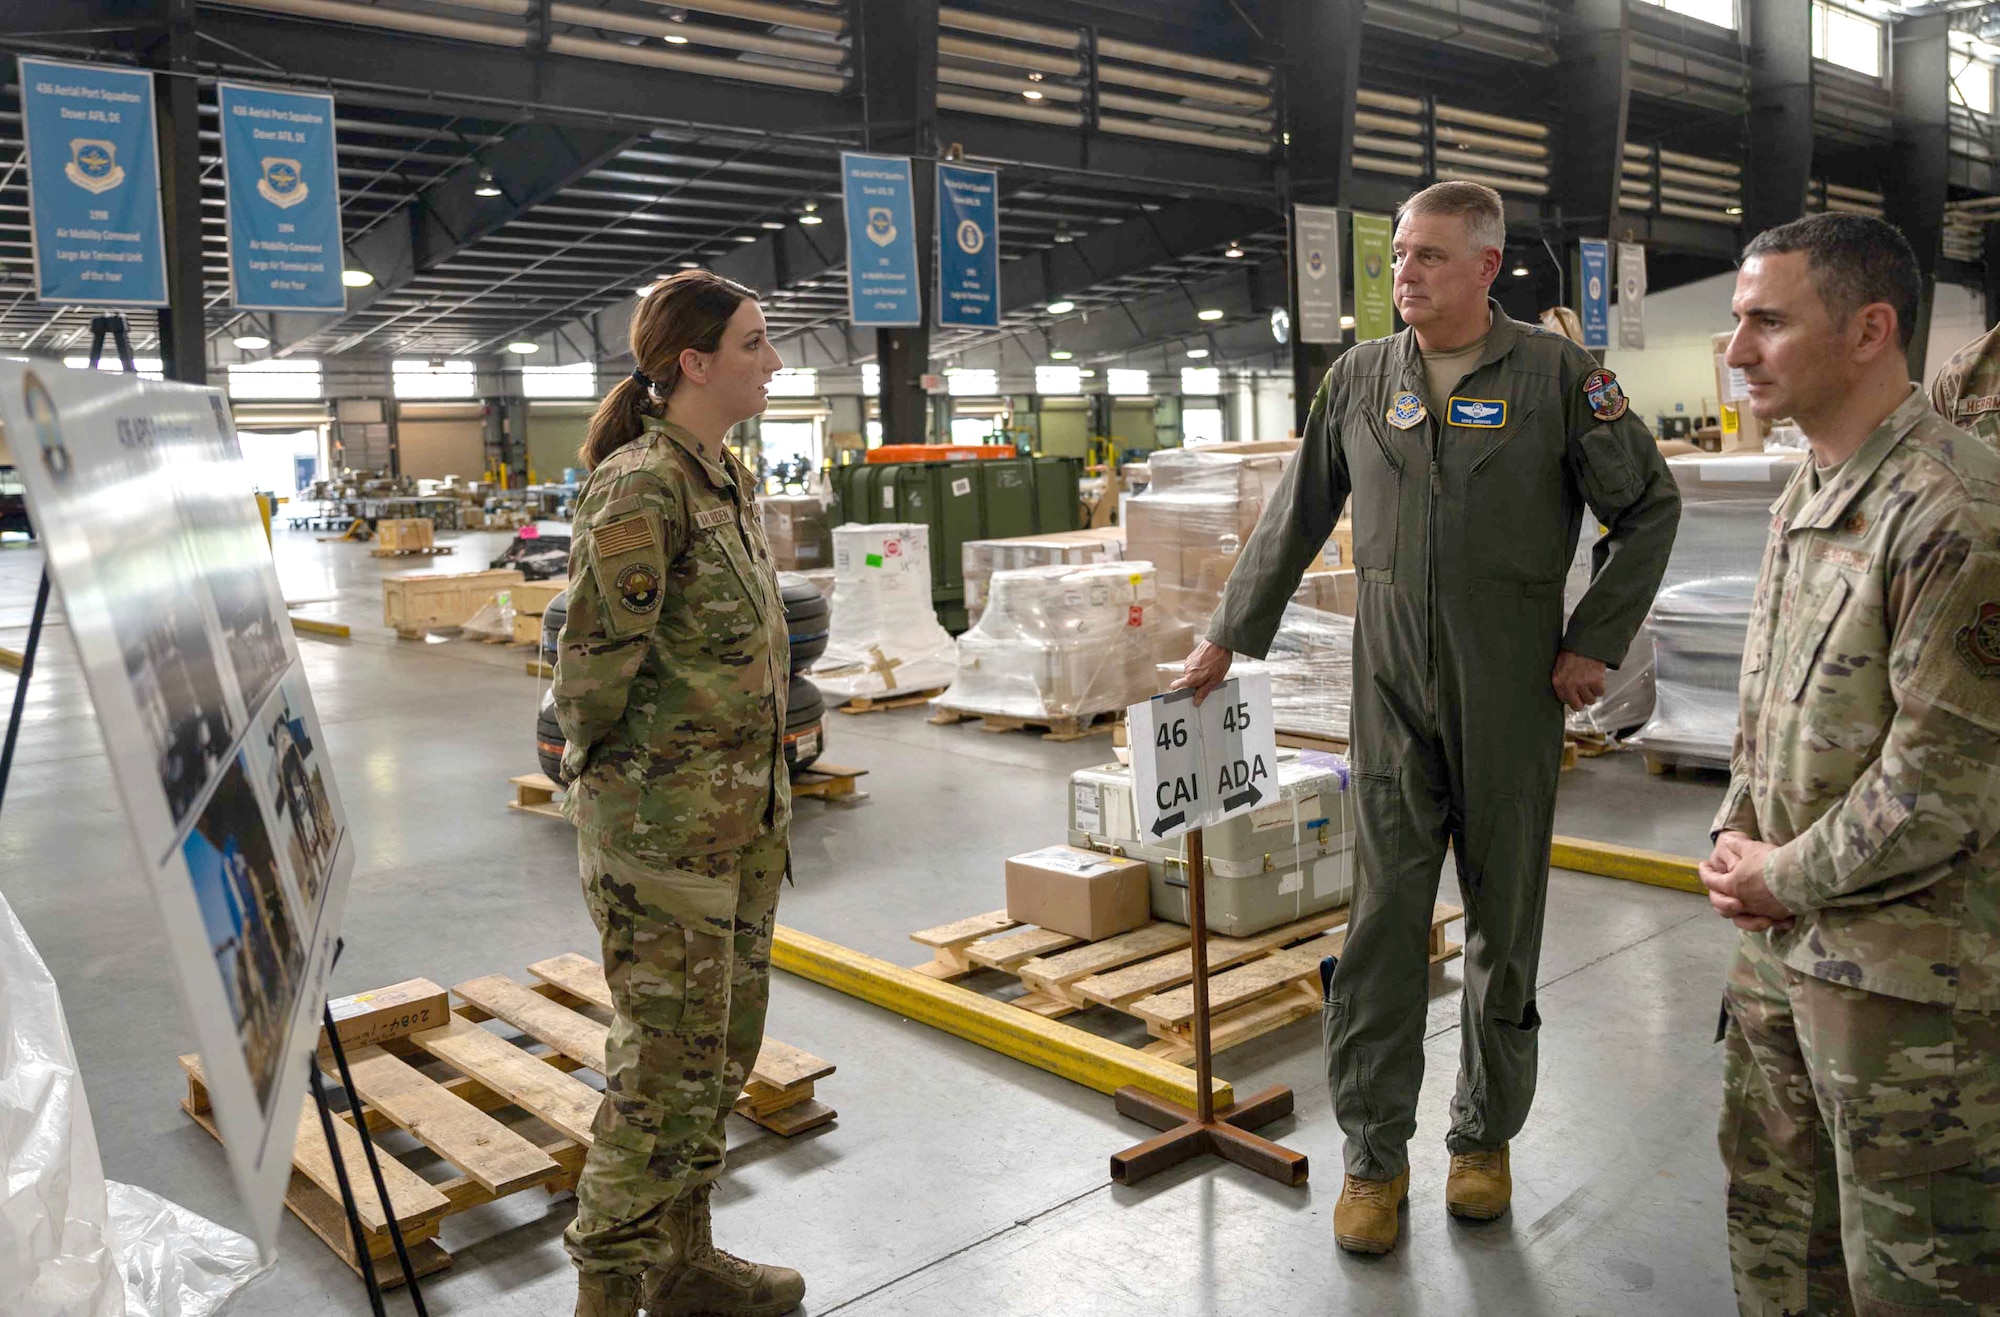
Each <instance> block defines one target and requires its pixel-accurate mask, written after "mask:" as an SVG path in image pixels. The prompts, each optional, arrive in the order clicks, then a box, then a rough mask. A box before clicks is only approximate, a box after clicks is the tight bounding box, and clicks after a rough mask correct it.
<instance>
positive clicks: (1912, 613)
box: [1701, 215, 2000, 1317]
mask: <svg viewBox="0 0 2000 1317" xmlns="http://www.w3.org/2000/svg"><path fill="white" fill-rule="evenodd" d="M1919 287H1920V285H1919V282H1918V274H1917V266H1916V260H1915V257H1914V256H1913V255H1912V254H1911V252H1910V249H1909V246H1908V244H1907V243H1905V242H1904V241H1903V238H1902V235H1901V234H1899V233H1897V232H1896V231H1895V230H1894V229H1893V228H1890V227H1889V226H1888V225H1886V224H1884V223H1882V222H1881V221H1880V220H1872V219H1867V218H1864V217H1861V216H1853V215H1816V216H1812V217H1809V218H1807V219H1804V220H1799V221H1795V222H1794V223H1791V224H1787V225H1784V226H1783V227H1781V228H1777V229H1773V230H1771V231H1769V232H1767V233H1765V234H1763V235H1761V236H1760V237H1758V238H1757V239H1756V240H1755V241H1754V242H1752V243H1751V244H1750V246H1749V248H1748V249H1747V251H1746V253H1745V259H1744V262H1743V266H1742V270H1741V272H1740V273H1739V275H1738V279H1737V286H1736V297H1735V310H1736V314H1737V316H1738V327H1737V331H1736V336H1735V338H1734V340H1733V341H1732V343H1731V344H1730V347H1729V351H1728V356H1727V359H1728V361H1729V364H1730V365H1731V366H1733V367H1736V368H1738V369H1740V370H1742V371H1743V373H1744V375H1745V377H1746V378H1747V379H1748V381H1749V385H1750V405H1751V409H1752V410H1753V411H1754V412H1755V413H1756V414H1757V415H1758V416H1759V417H1760V418H1761V419H1766V420H1770V419H1776V418H1778V417H1781V416H1791V417H1792V418H1793V419H1795V420H1796V421H1797V422H1798V423H1799V426H1800V428H1801V429H1802V430H1804V432H1805V434H1806V437H1807V439H1808V440H1809V441H1810V442H1811V444H1812V447H1813V457H1814V460H1813V461H1811V462H1806V463H1802V464H1801V465H1800V468H1799V471H1798V474H1797V475H1796V476H1795V477H1794V478H1793V480H1792V482H1791V484H1790V485H1789V486H1788V487H1787V489H1786V491H1785V493H1784V494H1783V496H1781V497H1780V498H1779V500H1778V502H1777V503H1776V504H1775V505H1774V506H1773V508H1772V514H1773V515H1772V521H1771V534H1770V540H1769V543H1768V544H1767V546H1766V548H1765V553H1764V562H1763V568H1762V574H1761V576H1760V577H1759V580H1758V584H1757V592H1756V596H1755V601H1754V603H1753V604H1752V606H1751V616H1750V624H1749V632H1748V638H1747V640H1746V642H1745V647H1744V654H1743V672H1742V680H1741V684H1740V696H1741V701H1742V709H1741V723H1740V726H1739V731H1738V735H1737V740H1736V750H1735V755H1734V759H1733V762H1732V765H1731V775H1730V784H1729V792H1728V795H1727V797H1726V798H1725V800H1724V803H1723V806H1722V810H1721V812H1720V813H1719V814H1718V815H1717V816H1716V820H1715V825H1714V827H1715V834H1716V846H1715V851H1714V853H1713V854H1712V855H1711V856H1710V857H1709V859H1708V860H1707V861H1706V862H1704V864H1703V865H1702V866H1701V876H1702V880H1703V881H1704V883H1706V884H1707V886H1708V888H1709V891H1710V899H1711V901H1712V903H1713V904H1714V905H1715V908H1716V909H1717V911H1718V912H1719V913H1721V914H1722V915H1724V916H1726V917H1728V918H1731V919H1732V920H1734V921H1735V923H1736V924H1737V925H1738V927H1739V928H1741V929H1742V930H1743V932H1742V933H1741V935H1740V937H1739V940H1738V946H1737V951H1736V958H1735V963H1734V965H1733V966H1732V968H1731V969H1730V972H1729V978H1728V984H1727V988H1726V991H1725V994H1724V1003H1723V1004H1724V1010H1725V1013H1726V1017H1727V1018H1726V1021H1725V1030H1726V1038H1727V1056H1726V1060H1725V1068H1724V1077H1725V1078H1724V1083H1725V1098H1724V1108H1723V1116H1722V1122H1721V1131H1720V1142H1721V1151H1722V1157H1723V1161H1724V1163H1725V1166H1726V1170H1727V1178H1728V1189H1727V1202H1728V1222H1729V1241H1730V1258H1731V1263H1732V1265H1733V1268H1734V1271H1735V1277H1736V1292H1737V1297H1738V1301H1739V1303H1740V1306H1741V1309H1742V1311H1743V1312H1744V1313H1746V1314H1748V1313H1755V1314H1772V1315H1774V1317H1779V1315H1783V1317H1789V1315H1791V1314H1804V1313H1822V1312H1828V1313H1832V1312H1841V1313H1845V1312H1859V1313H1861V1314H1864V1317H1865V1315H1867V1314H1896V1315H1897V1317H1905V1315H1910V1314H1932V1313H1989V1314H1990V1313H2000V847H1996V846H1995V845H1994V837H1995V833H1996V831H2000V457H1996V455H1995V453H1994V452H1993V451H1992V450H1990V449H1988V448H1987V447H1986V446H1985V445H1984V444H1981V443H1979V442H1978V441H1977V440H1975V439H1973V438H1971V437H1970V436H1968V435H1966V434H1965V433H1963V432H1962V431H1959V430H1956V429H1954V428H1952V427H1951V426H1950V425H1948V424H1947V423H1946V422H1944V421H1943V420H1941V419H1940V418H1939V417H1937V416H1936V415H1934V414H1933V413H1932V412H1931V410H1930V409H1929V407H1928V406H1927V405H1926V403H1925V399H1924V396H1923V394H1922V393H1921V392H1920V391H1918V390H1917V389H1915V388H1914V387H1912V386H1911V384H1910V382H1909V376H1908V370H1907V366H1906V363H1905V359H1904V347H1905V345H1906V341H1907V333H1908V331H1907V329H1906V328H1905V327H1906V326H1907V325H1908V324H1909V322H1910V317H1911V316H1912V315H1913V314H1914V313H1915V310H1916V307H1917V301H1918V289H1919Z"/></svg>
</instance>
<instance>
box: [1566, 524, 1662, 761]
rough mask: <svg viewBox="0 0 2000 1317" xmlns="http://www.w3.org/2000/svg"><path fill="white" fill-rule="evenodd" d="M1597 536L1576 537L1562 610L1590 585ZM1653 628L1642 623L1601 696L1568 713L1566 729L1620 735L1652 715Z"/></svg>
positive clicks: (1606, 680)
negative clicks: (1579, 710) (1592, 556)
mask: <svg viewBox="0 0 2000 1317" xmlns="http://www.w3.org/2000/svg"><path fill="white" fill-rule="evenodd" d="M1596 543H1597V538H1596V536H1595V534H1594V533H1593V532H1590V531H1586V533H1585V534H1584V535H1582V536H1580V537H1579V538H1578V540H1577V546H1576V557H1575V558H1574V559H1572V560H1571V562H1570V565H1569V579H1568V581H1567V582H1565V583H1564V585H1563V612H1564V615H1565V616H1567V615H1568V614H1569V613H1570V612H1571V611H1572V610H1574V609H1575V608H1576V605H1577V601H1578V600H1580V599H1582V598H1583V592H1584V591H1585V590H1587V589H1589V588H1590V578H1591V573H1592V570H1593V568H1592V563H1591V553H1592V551H1593V550H1594V549H1595V547H1596ZM1653 667H1654V661H1653V628H1652V626H1651V624H1650V623H1647V622H1641V623H1640V624H1639V629H1638V630H1637V631H1636V632H1634V633H1633V635H1632V643H1631V645H1630V646H1628V647H1627V648H1626V650H1625V661H1624V662H1623V663H1620V664H1619V665H1618V666H1617V667H1615V668H1612V669H1611V670H1610V671H1608V672H1606V673H1605V674H1604V698H1602V699H1600V700H1599V701H1598V702H1597V703H1595V704H1593V705H1591V706H1590V707H1589V708H1588V709H1585V710H1583V711H1582V712H1581V713H1576V712H1572V713H1570V714H1569V715H1568V716H1567V719H1566V722H1567V726H1568V730H1569V731H1570V732H1572V733H1575V734H1578V735H1586V734H1595V735H1598V736H1604V737H1612V736H1619V735H1622V734H1623V733H1626V732H1629V731H1631V730H1632V729H1633V728H1635V727H1638V726H1639V725H1640V724H1641V723H1643V722H1645V721H1646V720H1647V719H1648V718H1650V717H1652V716H1653Z"/></svg>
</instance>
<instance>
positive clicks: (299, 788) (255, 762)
mask: <svg viewBox="0 0 2000 1317" xmlns="http://www.w3.org/2000/svg"><path fill="white" fill-rule="evenodd" d="M304 689H305V678H304V677H303V676H301V675H299V674H298V673H293V674H292V675H291V676H289V677H287V678H286V679H285V680H284V682H283V683H282V684H280V685H279V687H278V689H277V691H276V693H274V694H273V695H272V696H271V699H270V700H269V702H268V703H266V704H265V705H264V707H263V709H262V711H261V712H260V713H259V714H258V715H257V716H256V718H255V719H254V720H253V722H252V724H251V729H250V735H249V737H247V738H246V739H245V741H244V749H245V751H246V753H247V754H248V756H249V760H250V779H251V781H252V783H253V784H255V786H256V788H257V791H258V793H259V794H260V795H262V796H263V797H264V799H266V800H268V801H270V802H271V813H272V814H273V816H274V817H275V818H276V820H277V824H278V836H279V838H280V842H281V844H282V846H283V848H284V851H285V855H286V858H287V859H289V860H290V861H291V872H292V875H293V877H295V878H296V879H297V880H298V887H299V901H300V906H299V909H300V916H299V922H300V925H301V927H303V928H305V929H308V930H310V929H312V928H314V927H316V926H317V925H318V923H319V909H320V903H321V900H322V899H323V898H324V896H325V894H326V879H327V876H328V873H329V871H330V870H331V869H332V866H333V860H334V856H335V855H337V854H338V853H339V851H340V841H341V836H340V828H339V824H338V822H337V819H336V812H335V809H334V803H333V798H332V795H331V793H330V791H329V788H328V770H327V768H326V755H325V752H324V750H323V748H322V746H321V745H320V741H319V738H318V737H316V736H315V735H314V734H313V728H312V724H311V722H310V721H309V714H310V709H311V702H310V700H308V699H307V698H305V696H304V694H303V692H304Z"/></svg>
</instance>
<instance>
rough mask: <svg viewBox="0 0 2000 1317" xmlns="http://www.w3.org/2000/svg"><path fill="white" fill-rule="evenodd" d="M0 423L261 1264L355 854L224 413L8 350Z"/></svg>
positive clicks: (185, 392) (208, 396)
mask: <svg viewBox="0 0 2000 1317" xmlns="http://www.w3.org/2000/svg"><path fill="white" fill-rule="evenodd" d="M0 429H4V432H5V434H6V439H7V443H8V446H9V448H10V449H11V450H12V452H13V454H14V456H15V460H16V469H17V471H18V472H19V474H20V477H21V479H22V483H23V484H24V485H25V486H26V487H27V496H28V505H29V509H30V511H31V513H32V515H33V516H34V519H35V525H36V527H37V529H38V530H39V531H40V533H41V537H42V543H43V547H44V551H45V553H46V555H47V564H48V569H49V573H50V575H51V576H52V578H53V579H54V581H55V584H56V586H57V588H58V589H59V590H60V591H61V594H62V601H63V608H64V613H65V616H66V617H67V620H68V629H69V632H70V634H71V636H72V638H73V640H74V642H75V646H76V651H77V655H78V658H79V660H80V661H81V663H82V666H83V670H84V676H85V680H86V683H87V684H88V687H89V690H90V696H91V704H92V706H93V707H94V709H95V710H96V714H97V721H98V726H99V730H100V731H101V733H102V734H103V737H104V744H105V749H106V752H107V754H108V757H109V759H110V763H111V769H112V776H113V779H114V780H115V781H116V783H117V786H118V792H119V795H120V797H121V799H122V801H123V804H124V807H125V814H126V817H127V819H128V820H129V822H130V824H131V827H132V835H133V839H134V841H135V842H136V843H137V848H138V853H139V856H140V859H141V864H142V868H143V871H144V873H145V877H146V881H147V883H148V885H149V886H150V887H151V889H152V892H153V897H154V900H155V902H156V904H157V905H158V907H159V911H160V916H161V924H162V927H163V929H164V931H165V934H166V939H167V943H168V946H169V949H170V952H171V955H172V959H173V963H174V968H175V978H176V982H177V985H178V988H179V992H180V996H181V1000H182V1005H183V1007H184V1008H185V1010H186V1011H187V1014H188V1018H189V1022H190V1024H191V1026H192V1028H193V1031H194V1034H195V1038H196V1042H197V1045H198V1047H199V1050H200V1052H201V1056H202V1064H203V1067H204V1070H205V1072H206V1077H207V1085H208V1088H209V1092H210V1096H211V1099H212V1101H213V1103H214V1109H215V1115H216V1121H217V1125H218V1128H219V1129H220V1131H221V1133H222V1139H223V1146H224V1148H225V1149H226V1150H227V1152H228V1156H229V1160H230V1165H231V1169H232V1172H233V1173H234V1175H235V1178H236V1181H237V1186H238V1189H239V1191H240V1192H241V1193H242V1195H243V1198H244V1202H245V1205H246V1207H247V1210H248V1216H249V1222H248V1224H249V1233H250V1235H251V1236H252V1238H254V1239H256V1240H257V1242H258V1245H259V1247H260V1248H261V1249H262V1250H263V1251H264V1252H265V1254H266V1255H267V1256H268V1255H269V1254H270V1253H271V1252H272V1248H273V1243H274V1241H275V1238H276V1232H277V1224H278V1216H279V1213H280V1211H281V1209H282V1206H283V1200H284V1193H285V1188H286V1185H287V1183H288V1182H289V1180H290V1175H291V1161H292V1145H293V1141H294V1138H295V1135H296V1132H297V1127H298V1120H299V1113H300V1104H301V1102H302V1100H303V1099H304V1095H305V1085H306V1068H307V1065H308V1063H309V1062H308V1058H309V1057H310V1055H311V1054H312V1052H313V1051H314V1048H315V1046H316V1042H317V1030H318V1024H319V1015H320V1011H321V1007H322V1004H323V1003H324V1001H325V986H326V977H327V973H328V971H329V970H330V968H331V966H332V961H333V954H334V945H335V942H336V940H337V938H338V934H339V930H340V923H341V917H342V913H343V910H344V907H345V904H346V893H347V883H348V878H349V875H350V873H351V872H352V869H353V864H354V844H353V841H352V838H351V837H350V835H349V833H348V828H347V821H346V812H345V810H344V808H343V807H342V804H341V799H340V794H339V790H338V788H337V786H336V784H335V782H334V779H333V772H332V769H331V767H330V765H329V763H328V759H327V752H326V739H325V733H324V730H323V729H322V728H321V726H320V723H319V717H318V714H317V712H316V710H315V709H314V707H313V702H312V695H311V692H310V690H309V689H308V688H307V684H306V678H305V672H304V667H303V664H302V662H301V659H300V655H299V649H298V643H297V640H296V639H295V638H294V636H293V634H292V627H291V621H290V618H289V617H288V616H287V614H286V611H285V606H284V595H283V593H282V592H281V590H280V588H279V585H278V579H277V571H276V568H275V566H274V564H273V561H272V558H271V553H270V547H269V544H268V543H267V541H266V540H265V537H264V532H263V527H262V521H261V518H260V516H259V513H258V509H257V504H256V501H255V496H254V492H253V489H252V484H251V479H250V475H249V471H248V469H247V467H246V466H245V465H244V463H243V460H242V456H241V453H240V451H239V449H238V447H237V442H236V436H235V429H234V426H233V423H232V421H231V419H230V414H229V407H228V404H227V402H226V401H225V400H224V398H223V396H222V394H221V393H220V392H219V391H217V390H214V389H204V388H196V387H192V386H188V385H181V384H168V383H158V382H152V381H146V380H141V379H138V378H137V377H134V376H130V375H110V374H104V373H100V372H97V371H73V370H67V369H64V368H63V367H61V366H59V365H56V364H55V363H53V362H46V361H35V360H30V359H26V358H18V357H17V358H6V359H0ZM80 876H81V875H80ZM172 1056H173V1053H172V1051H171V1050H168V1049H166V1048H163V1049H162V1056H161V1064H163V1065H164V1064H171V1062H172Z"/></svg>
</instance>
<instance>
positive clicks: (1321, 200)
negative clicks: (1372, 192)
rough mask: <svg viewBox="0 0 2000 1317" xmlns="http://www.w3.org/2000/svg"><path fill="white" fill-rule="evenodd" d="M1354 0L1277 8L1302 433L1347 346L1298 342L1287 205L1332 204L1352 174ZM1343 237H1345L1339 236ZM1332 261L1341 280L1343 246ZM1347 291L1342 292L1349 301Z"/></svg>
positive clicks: (1294, 238)
mask: <svg viewBox="0 0 2000 1317" xmlns="http://www.w3.org/2000/svg"><path fill="white" fill-rule="evenodd" d="M1361 11H1362V2H1361V0H1288V3H1287V4H1286V6H1285V10H1284V21H1285V31H1284V48H1285V54H1286V59H1285V85H1284V89H1283V96H1284V119H1283V122H1284V126H1285V131H1286V132H1287V133H1289V134H1290V135H1291V144H1290V146H1289V148H1288V149H1287V151H1286V164H1285V168H1284V171H1283V173H1282V174H1281V175H1280V177H1281V179H1282V191H1281V195H1283V196H1284V198H1285V202H1286V205H1285V229H1286V238H1287V241H1286V252H1287V260H1286V263H1285V265H1286V270H1287V272H1288V274H1289V276H1290V277H1289V278H1288V279H1287V281H1286V285H1285V307H1286V310H1287V311H1288V312H1289V314H1290V315H1291V318H1292V335H1291V340H1292V341H1291V348H1292V428H1293V429H1294V430H1295V431H1296V432H1297V433H1299V434H1304V433H1305V428H1306V413H1307V412H1309V411H1310V410H1312V400H1313V394H1315V393H1317V392H1318V391H1319V382H1320V380H1321V379H1323V378H1324V377H1325V375H1326V372H1327V368H1328V367H1330V366H1332V365H1333V362H1334V358H1336V357H1338V356H1339V355H1340V354H1341V353H1342V352H1343V351H1345V350H1346V344H1345V341H1344V340H1345V339H1346V338H1347V336H1348V334H1349V333H1351V332H1352V331H1346V332H1344V333H1343V334H1342V336H1341V337H1342V339H1343V342H1341V343H1302V342H1300V341H1299V326H1300V318H1299V284H1298V273H1297V271H1298V260H1299V235H1298V233H1297V231H1296V226H1295V224H1294V222H1293V218H1292V216H1293V211H1292V207H1293V206H1295V205H1301V204H1303V205H1308V206H1338V205H1341V204H1342V203H1343V202H1344V201H1345V200H1346V198H1347V194H1348V181H1349V179H1350V178H1351V177H1352V174H1353V162H1352V155H1353V152H1352V150H1351V144H1352V143H1353V141H1354V99H1355V92H1356V91H1357V90H1358V89H1359V87H1360V85H1361ZM1343 239H1344V240H1346V235H1343ZM1336 264H1337V267H1338V268H1339V270H1340V272H1341V278H1342V281H1343V282H1347V281H1348V269H1349V265H1350V262H1349V261H1348V260H1347V248H1346V247H1345V245H1343V246H1342V248H1341V252H1340V255H1339V257H1338V259H1337V262H1336ZM1352 296H1353V290H1352V289H1351V288H1350V289H1349V290H1348V297H1349V298H1350V299H1351V298H1352Z"/></svg>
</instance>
